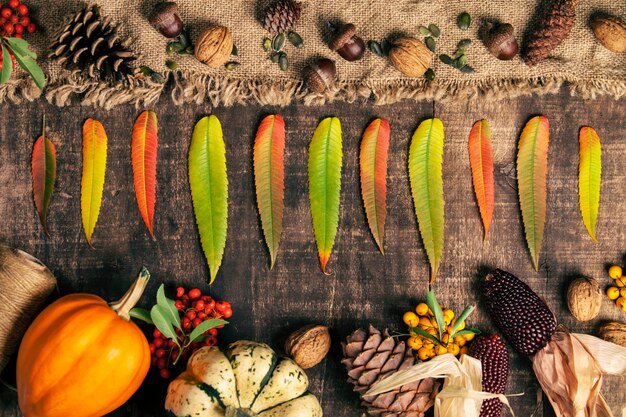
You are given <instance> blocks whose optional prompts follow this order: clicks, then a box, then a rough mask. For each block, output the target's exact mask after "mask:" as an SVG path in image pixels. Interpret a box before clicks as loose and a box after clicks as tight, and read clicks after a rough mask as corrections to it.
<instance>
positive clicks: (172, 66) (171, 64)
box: [165, 59, 178, 71]
mask: <svg viewBox="0 0 626 417" xmlns="http://www.w3.org/2000/svg"><path fill="white" fill-rule="evenodd" d="M165 66H166V67H168V68H169V69H170V71H176V70H177V69H178V64H177V63H176V61H172V60H171V59H168V60H167V61H165Z"/></svg>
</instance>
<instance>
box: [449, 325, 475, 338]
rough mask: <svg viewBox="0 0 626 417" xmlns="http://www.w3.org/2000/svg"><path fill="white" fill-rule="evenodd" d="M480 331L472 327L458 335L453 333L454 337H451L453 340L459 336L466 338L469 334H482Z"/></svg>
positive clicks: (459, 332)
mask: <svg viewBox="0 0 626 417" xmlns="http://www.w3.org/2000/svg"><path fill="white" fill-rule="evenodd" d="M480 333H481V332H480V330H478V329H477V328H475V327H470V328H469V329H464V330H460V331H458V332H456V333H452V336H450V338H451V339H454V338H455V337H457V336H465V335H468V334H480Z"/></svg>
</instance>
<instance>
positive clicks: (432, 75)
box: [424, 68, 435, 81]
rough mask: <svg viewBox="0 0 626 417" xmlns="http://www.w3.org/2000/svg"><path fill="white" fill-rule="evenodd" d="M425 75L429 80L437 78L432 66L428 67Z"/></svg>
mask: <svg viewBox="0 0 626 417" xmlns="http://www.w3.org/2000/svg"><path fill="white" fill-rule="evenodd" d="M424 77H426V79H427V80H428V81H433V80H434V79H435V71H434V70H433V69H432V68H428V70H426V73H425V74H424Z"/></svg>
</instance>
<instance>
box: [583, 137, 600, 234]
mask: <svg viewBox="0 0 626 417" xmlns="http://www.w3.org/2000/svg"><path fill="white" fill-rule="evenodd" d="M579 141H580V164H579V166H578V195H579V197H580V214H581V215H582V217H583V223H584V224H585V227H586V228H587V232H589V235H590V236H591V238H592V239H593V240H594V241H595V240H596V223H597V221H598V210H599V208H600V182H601V180H602V145H601V144H600V137H599V136H598V134H597V133H596V131H595V130H594V128H592V127H587V126H584V127H582V128H581V129H580V137H579Z"/></svg>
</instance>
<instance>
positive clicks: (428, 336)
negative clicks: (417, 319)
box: [409, 327, 441, 345]
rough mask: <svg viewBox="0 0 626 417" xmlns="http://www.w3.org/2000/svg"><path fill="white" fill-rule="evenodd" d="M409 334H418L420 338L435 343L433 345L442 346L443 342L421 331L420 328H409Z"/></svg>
mask: <svg viewBox="0 0 626 417" xmlns="http://www.w3.org/2000/svg"><path fill="white" fill-rule="evenodd" d="M409 332H413V333H417V334H419V335H420V336H423V337H425V338H426V339H428V340H431V341H433V343H436V344H438V345H440V344H441V341H440V340H439V339H437V338H436V337H435V336H433V335H432V334H430V333H428V332H427V331H426V330H424V329H420V328H419V327H409Z"/></svg>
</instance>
